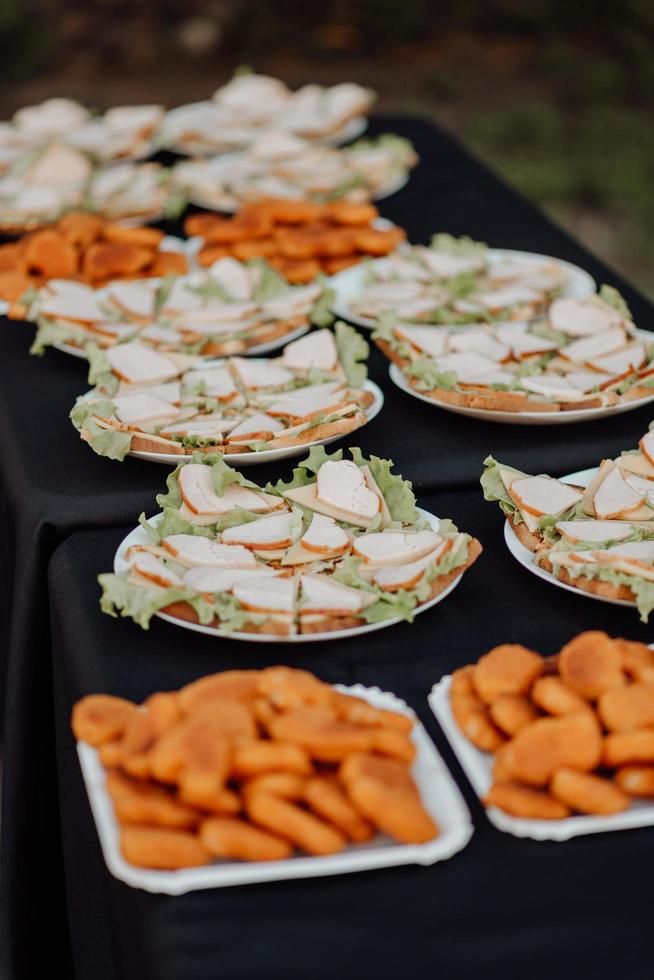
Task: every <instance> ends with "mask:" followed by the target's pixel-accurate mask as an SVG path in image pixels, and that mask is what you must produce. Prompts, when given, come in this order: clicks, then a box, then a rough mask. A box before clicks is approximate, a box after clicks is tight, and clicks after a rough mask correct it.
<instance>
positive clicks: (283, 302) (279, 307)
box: [261, 284, 322, 320]
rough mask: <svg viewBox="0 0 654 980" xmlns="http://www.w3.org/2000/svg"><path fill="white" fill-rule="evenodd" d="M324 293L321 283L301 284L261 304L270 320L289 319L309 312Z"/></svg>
mask: <svg viewBox="0 0 654 980" xmlns="http://www.w3.org/2000/svg"><path fill="white" fill-rule="evenodd" d="M321 293H322V286H321V285H319V284H318V285H309V286H299V287H297V288H294V289H290V290H289V291H288V292H287V293H282V294H281V295H280V296H274V297H273V298H272V299H267V300H265V302H264V303H262V304H261V309H262V311H263V314H264V317H265V318H266V319H268V320H287V319H289V320H290V319H291V318H292V317H294V316H300V315H302V314H304V313H308V312H309V310H311V309H312V307H313V304H314V303H315V302H316V300H317V299H318V297H319V296H320V294H321Z"/></svg>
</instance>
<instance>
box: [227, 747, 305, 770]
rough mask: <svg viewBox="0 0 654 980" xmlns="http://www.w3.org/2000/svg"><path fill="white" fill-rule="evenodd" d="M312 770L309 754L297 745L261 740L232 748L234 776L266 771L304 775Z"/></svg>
mask: <svg viewBox="0 0 654 980" xmlns="http://www.w3.org/2000/svg"><path fill="white" fill-rule="evenodd" d="M312 771H313V769H312V765H311V760H310V758H309V755H308V754H307V752H306V751H305V750H304V749H303V748H302V747H301V746H299V745H291V744H289V743H288V742H283V741H280V742H277V741H264V740H261V741H252V742H247V743H245V744H243V745H238V746H236V747H235V749H234V756H233V759H232V775H233V776H234V777H236V778H240V779H242V778H247V777H248V776H257V775H259V774H261V773H266V772H294V773H298V774H299V775H301V776H304V775H308V774H309V773H310V772H312Z"/></svg>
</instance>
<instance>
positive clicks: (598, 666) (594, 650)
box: [559, 630, 626, 701]
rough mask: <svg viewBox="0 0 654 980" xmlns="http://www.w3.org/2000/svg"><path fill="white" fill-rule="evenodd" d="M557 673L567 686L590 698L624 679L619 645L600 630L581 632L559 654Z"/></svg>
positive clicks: (623, 681)
mask: <svg viewBox="0 0 654 980" xmlns="http://www.w3.org/2000/svg"><path fill="white" fill-rule="evenodd" d="M559 673H560V674H561V680H563V682H564V683H565V684H567V686H568V687H571V688H572V690H573V691H576V692H577V694H581V696H582V697H584V698H588V699H589V700H590V701H596V700H597V698H598V697H599V696H600V694H603V693H604V691H608V690H610V689H611V688H612V687H619V686H620V685H621V684H624V683H625V680H626V678H625V675H624V673H623V670H622V656H621V653H620V649H619V647H618V646H616V644H615V643H614V642H613V640H612V639H611V638H610V636H607V634H606V633H601V632H600V631H599V630H589V631H588V632H586V633H580V634H579V635H578V636H575V637H574V639H572V640H570V642H569V643H566V645H565V646H564V647H563V648H562V650H561V652H560V653H559Z"/></svg>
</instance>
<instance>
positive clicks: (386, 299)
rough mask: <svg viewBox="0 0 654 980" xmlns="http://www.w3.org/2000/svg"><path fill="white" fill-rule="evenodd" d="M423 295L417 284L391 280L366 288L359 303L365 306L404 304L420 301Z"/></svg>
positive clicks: (422, 289) (422, 288) (421, 288)
mask: <svg viewBox="0 0 654 980" xmlns="http://www.w3.org/2000/svg"><path fill="white" fill-rule="evenodd" d="M424 295H425V289H424V287H423V286H421V285H420V284H419V283H417V282H413V281H408V282H407V281H406V280H403V279H392V280H390V281H388V282H376V283H374V285H371V286H367V287H366V289H365V291H364V293H363V296H362V297H361V299H360V302H361V303H364V302H365V303H366V304H367V305H373V306H376V305H385V306H388V305H392V304H394V303H405V302H407V301H408V300H414V299H420V298H422V297H423V296H424Z"/></svg>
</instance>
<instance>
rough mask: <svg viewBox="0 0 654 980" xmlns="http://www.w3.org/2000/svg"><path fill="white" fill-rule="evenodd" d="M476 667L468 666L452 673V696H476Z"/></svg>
mask: <svg viewBox="0 0 654 980" xmlns="http://www.w3.org/2000/svg"><path fill="white" fill-rule="evenodd" d="M474 669H475V668H474V667H473V665H472V664H467V666H465V667H459V668H458V669H457V670H453V671H452V680H451V682H450V694H474V693H475V692H474V691H473V689H472V674H473V672H474ZM475 696H476V695H475Z"/></svg>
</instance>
